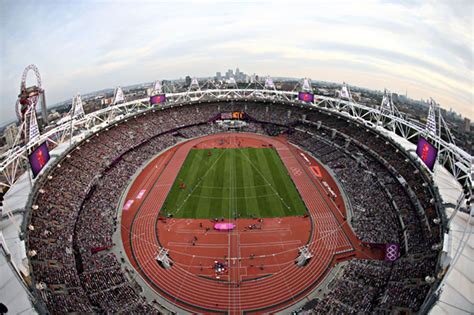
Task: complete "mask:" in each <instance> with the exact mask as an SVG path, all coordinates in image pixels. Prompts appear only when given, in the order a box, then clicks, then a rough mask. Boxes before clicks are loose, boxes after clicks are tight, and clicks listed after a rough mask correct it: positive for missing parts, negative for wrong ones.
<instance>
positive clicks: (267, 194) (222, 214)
mask: <svg viewBox="0 0 474 315" xmlns="http://www.w3.org/2000/svg"><path fill="white" fill-rule="evenodd" d="M305 213H306V207H305V205H304V203H303V200H302V199H301V197H300V195H299V193H298V191H297V190H296V187H295V185H294V183H293V181H292V180H291V178H290V176H289V175H288V172H287V169H286V167H285V166H284V164H283V162H282V161H281V159H280V157H279V155H278V153H277V152H276V150H275V149H271V148H258V149H257V148H238V149H192V150H191V151H189V154H188V156H187V157H186V160H185V161H184V164H183V166H182V168H181V170H180V171H179V174H178V176H177V178H176V180H175V182H174V184H173V187H172V188H171V190H170V192H169V194H168V196H167V198H166V200H165V203H164V204H163V207H162V209H161V214H162V215H168V214H172V215H173V217H175V218H200V219H205V218H209V219H212V218H253V217H255V218H272V217H285V216H296V215H304V214H305Z"/></svg>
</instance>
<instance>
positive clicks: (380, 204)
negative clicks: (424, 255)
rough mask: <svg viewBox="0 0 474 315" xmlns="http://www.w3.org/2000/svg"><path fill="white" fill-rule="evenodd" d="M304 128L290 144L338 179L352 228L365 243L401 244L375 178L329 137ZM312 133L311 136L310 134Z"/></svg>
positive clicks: (390, 208) (396, 225)
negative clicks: (346, 203)
mask: <svg viewBox="0 0 474 315" xmlns="http://www.w3.org/2000/svg"><path fill="white" fill-rule="evenodd" d="M310 129H311V131H313V130H312V129H316V128H309V127H307V128H306V130H305V131H299V130H298V129H297V130H295V131H294V132H293V133H292V134H291V135H290V137H289V139H290V141H292V142H294V143H296V144H298V145H300V146H302V147H304V148H305V149H306V150H308V151H309V152H311V153H313V154H314V155H315V156H316V157H317V158H319V159H320V160H321V161H322V162H323V163H324V164H326V165H327V166H329V167H330V168H331V169H332V170H333V171H334V172H335V174H336V175H337V178H338V180H339V181H340V182H341V184H342V186H343V187H344V190H345V192H346V194H347V196H348V198H349V200H350V202H351V205H352V210H353V216H352V221H351V224H352V226H353V228H354V230H355V232H356V234H357V236H358V237H359V239H361V240H362V241H364V242H367V243H377V244H385V243H400V237H399V235H400V233H401V231H400V226H399V222H398V220H397V217H396V212H395V209H394V208H393V206H392V205H391V204H390V203H389V202H388V198H387V197H385V195H384V192H383V190H382V188H381V186H380V184H379V183H378V181H377V179H376V176H375V175H374V174H373V173H372V172H370V171H369V170H367V169H366V168H364V167H363V163H359V162H358V161H357V160H355V159H354V158H352V157H351V156H348V155H346V154H345V153H344V150H343V148H342V147H339V146H337V145H334V144H333V143H331V142H329V141H330V138H329V137H330V136H331V135H330V134H328V133H326V132H323V131H318V130H314V132H311V131H310ZM309 132H311V133H309Z"/></svg>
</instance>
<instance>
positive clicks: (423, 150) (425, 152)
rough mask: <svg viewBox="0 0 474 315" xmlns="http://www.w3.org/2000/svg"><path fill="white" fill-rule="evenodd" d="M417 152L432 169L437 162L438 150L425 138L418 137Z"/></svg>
mask: <svg viewBox="0 0 474 315" xmlns="http://www.w3.org/2000/svg"><path fill="white" fill-rule="evenodd" d="M416 154H417V155H418V156H419V157H420V159H421V160H422V161H423V163H425V165H426V166H427V167H428V168H429V169H430V170H431V171H432V170H433V167H434V164H435V162H436V156H437V155H438V150H437V149H436V148H435V147H434V146H433V145H432V144H430V143H429V142H428V141H427V140H426V139H425V138H423V137H420V138H419V139H418V146H417V147H416Z"/></svg>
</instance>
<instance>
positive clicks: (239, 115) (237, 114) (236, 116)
mask: <svg viewBox="0 0 474 315" xmlns="http://www.w3.org/2000/svg"><path fill="white" fill-rule="evenodd" d="M244 118H245V113H244V112H231V113H221V119H222V120H231V119H244Z"/></svg>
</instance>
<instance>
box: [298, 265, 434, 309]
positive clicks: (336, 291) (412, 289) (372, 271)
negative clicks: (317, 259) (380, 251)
mask: <svg viewBox="0 0 474 315" xmlns="http://www.w3.org/2000/svg"><path fill="white" fill-rule="evenodd" d="M410 260H411V261H407V260H405V259H402V260H399V261H397V262H395V263H393V262H388V261H375V260H351V261H349V263H348V264H347V265H345V266H344V267H343V269H342V270H343V271H342V275H340V276H339V277H335V278H334V280H333V281H332V282H331V283H330V284H329V285H328V287H327V291H326V292H325V293H324V294H323V295H322V296H321V297H319V298H317V299H314V300H311V301H309V302H308V303H306V304H305V305H304V306H303V307H302V309H301V310H300V311H299V312H298V313H305V314H336V313H340V312H342V313H344V314H372V313H377V314H379V313H380V314H383V313H390V312H391V311H392V310H393V309H395V308H398V309H400V310H403V309H405V310H411V311H414V312H416V311H418V310H419V308H420V306H421V304H422V303H423V301H424V299H425V297H426V294H427V292H428V289H429V286H428V285H427V284H426V283H423V282H422V281H421V280H420V279H418V280H416V279H414V278H417V277H418V276H420V275H421V274H422V273H423V272H430V270H431V269H432V268H433V266H432V265H430V264H426V260H425V259H410ZM405 264H407V271H406V270H404V267H403V266H404V265H405ZM414 268H418V270H415V269H414ZM411 271H413V272H415V273H416V275H414V276H411V275H410V272H411ZM409 280H411V281H409ZM414 280H416V281H414Z"/></svg>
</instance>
